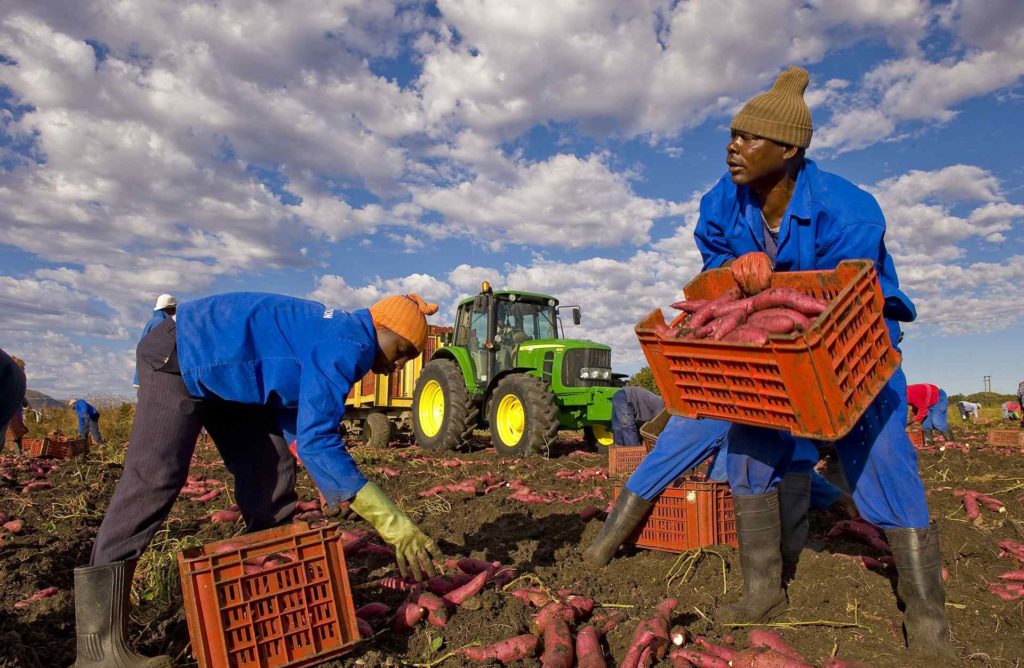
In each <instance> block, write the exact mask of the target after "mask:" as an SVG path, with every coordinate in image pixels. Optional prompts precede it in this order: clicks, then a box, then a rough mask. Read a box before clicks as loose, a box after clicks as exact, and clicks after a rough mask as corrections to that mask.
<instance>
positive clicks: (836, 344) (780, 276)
mask: <svg viewBox="0 0 1024 668" xmlns="http://www.w3.org/2000/svg"><path fill="white" fill-rule="evenodd" d="M771 284H772V287H788V288H794V289H797V290H800V291H801V292H805V293H807V294H810V295H812V296H814V297H816V298H818V299H821V300H823V301H826V302H828V304H829V306H828V309H826V310H825V312H824V313H822V314H821V315H820V316H818V318H817V319H815V321H814V322H813V324H812V326H811V328H810V329H809V330H808V331H806V332H803V333H800V334H788V335H777V336H772V337H771V338H770V339H769V341H768V343H767V345H764V346H755V345H751V344H744V343H735V342H724V341H706V340H701V341H697V340H687V339H663V338H661V337H660V336H659V335H658V333H657V332H656V330H655V324H658V323H664V322H665V320H664V316H663V314H662V312H661V310H660V309H658V310H654V311H652V312H651V313H650V314H649V315H648V316H647V317H646V318H644V319H643V320H641V321H640V322H639V323H638V324H637V326H636V334H637V338H638V339H639V340H640V345H641V347H642V348H643V350H644V354H645V355H646V356H647V362H648V364H649V365H650V367H651V371H653V372H654V378H655V380H656V382H657V384H658V388H659V389H660V390H661V395H662V397H664V398H665V402H666V407H667V408H668V410H669V412H671V413H673V414H676V415H683V416H686V417H691V418H697V417H710V418H718V419H722V420H728V421H731V422H739V423H743V424H748V425H753V426H757V427H768V428H772V429H783V430H786V431H789V432H791V433H792V434H793V435H795V436H804V437H808V438H815V439H820V440H829V441H832V440H836V439H838V438H841V437H842V436H844V435H845V434H846V433H847V432H849V431H850V429H852V428H853V426H854V424H856V422H857V420H858V419H859V418H860V416H861V415H862V414H863V413H864V411H865V410H866V409H867V407H868V406H869V405H870V404H871V402H872V401H873V400H874V399H875V397H876V396H878V393H879V392H881V390H882V388H883V387H884V386H885V384H886V382H888V380H889V378H891V377H892V375H893V373H894V372H895V371H896V369H897V368H898V367H899V365H900V355H899V353H897V352H896V350H895V349H894V348H893V347H892V345H891V343H890V342H889V330H888V328H887V327H886V325H885V322H884V320H883V319H882V304H883V300H882V291H881V288H880V287H879V285H878V279H877V277H876V274H875V268H874V265H873V264H872V263H871V262H867V261H864V260H848V261H846V262H842V263H840V264H839V266H838V267H837V268H836V269H834V270H832V271H804V272H780V273H775V274H772V282H771ZM734 285H735V281H734V280H733V278H732V272H730V271H729V270H728V269H716V270H712V271H706V272H704V273H702V274H700V275H699V276H697V278H695V279H693V280H692V281H691V282H690V284H689V285H687V286H686V288H685V289H684V293H685V294H686V298H687V299H711V298H714V297H716V296H718V295H720V294H721V293H722V292H724V291H725V290H727V289H729V288H731V287H733V286H734Z"/></svg>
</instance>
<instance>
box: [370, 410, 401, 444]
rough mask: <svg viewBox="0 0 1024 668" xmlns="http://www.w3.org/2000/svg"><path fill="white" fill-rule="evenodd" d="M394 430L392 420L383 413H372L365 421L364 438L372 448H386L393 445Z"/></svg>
mask: <svg viewBox="0 0 1024 668" xmlns="http://www.w3.org/2000/svg"><path fill="white" fill-rule="evenodd" d="M393 434H394V428H393V427H392V426H391V420H389V419H388V416H387V415H384V414H383V413H370V414H369V415H367V416H366V419H365V420H364V421H363V437H364V438H365V439H366V444H367V445H368V446H370V447H371V448H386V447H388V446H389V445H391V436H392V435H393Z"/></svg>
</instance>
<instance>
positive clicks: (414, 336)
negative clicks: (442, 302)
mask: <svg viewBox="0 0 1024 668" xmlns="http://www.w3.org/2000/svg"><path fill="white" fill-rule="evenodd" d="M435 313H437V304H428V303H427V302H425V301H423V300H422V299H420V296H419V295H391V296H390V297H385V298H384V299H381V300H380V301H379V302H377V303H376V304H374V305H373V306H371V307H370V316H371V317H372V318H373V324H374V325H379V326H381V327H384V328H386V329H390V330H391V331H392V332H394V333H395V334H398V335H399V336H401V337H403V338H404V339H406V340H407V341H409V343H411V344H413V345H414V346H416V350H420V351H422V350H423V348H424V347H425V346H426V345H427V318H426V316H428V315H434V314H435Z"/></svg>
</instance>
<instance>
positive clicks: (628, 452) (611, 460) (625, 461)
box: [608, 445, 651, 476]
mask: <svg viewBox="0 0 1024 668" xmlns="http://www.w3.org/2000/svg"><path fill="white" fill-rule="evenodd" d="M650 451H651V449H650V448H648V447H647V446H646V445H612V446H610V447H609V448H608V475H614V476H628V475H630V474H631V473H633V471H635V470H636V467H638V466H640V462H642V461H643V460H644V457H646V456H647V453H648V452H650Z"/></svg>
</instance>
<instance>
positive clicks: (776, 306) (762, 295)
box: [658, 253, 828, 345]
mask: <svg viewBox="0 0 1024 668" xmlns="http://www.w3.org/2000/svg"><path fill="white" fill-rule="evenodd" d="M751 255H757V256H760V257H761V258H763V260H762V259H760V258H758V257H752V258H750V259H749V260H748V261H747V262H746V263H745V264H746V265H754V268H753V269H751V268H750V267H748V268H747V270H740V271H738V266H737V265H739V262H738V261H737V264H734V265H733V276H734V277H735V278H736V283H737V287H734V288H731V289H729V290H726V291H725V292H724V293H723V294H721V295H719V296H718V297H717V298H715V299H707V300H705V299H691V300H686V301H680V302H676V303H674V304H672V307H673V308H675V309H678V310H680V311H682V313H680V314H679V315H678V316H677V317H676V318H675V319H674V320H672V322H671V323H669V324H667V325H661V326H659V327H658V334H659V335H660V336H661V337H662V338H684V339H698V340H699V339H706V340H711V341H731V342H735V343H748V344H752V345H764V344H765V343H767V342H768V337H769V336H772V335H786V334H793V333H797V332H802V331H804V330H806V329H808V328H810V327H811V323H812V321H813V319H814V318H817V317H818V316H819V315H821V314H822V313H823V312H824V311H825V309H826V308H828V305H827V304H826V303H824V302H822V301H820V300H818V299H815V298H814V297H812V296H810V295H808V294H805V293H803V292H800V291H799V290H794V289H792V288H771V287H769V282H770V279H771V263H770V261H769V260H768V257H767V256H765V255H763V254H760V253H758V254H751ZM743 259H746V256H744V258H743ZM762 262H763V263H765V264H766V267H760V266H759V265H760V264H761V263H762Z"/></svg>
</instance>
